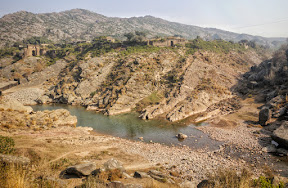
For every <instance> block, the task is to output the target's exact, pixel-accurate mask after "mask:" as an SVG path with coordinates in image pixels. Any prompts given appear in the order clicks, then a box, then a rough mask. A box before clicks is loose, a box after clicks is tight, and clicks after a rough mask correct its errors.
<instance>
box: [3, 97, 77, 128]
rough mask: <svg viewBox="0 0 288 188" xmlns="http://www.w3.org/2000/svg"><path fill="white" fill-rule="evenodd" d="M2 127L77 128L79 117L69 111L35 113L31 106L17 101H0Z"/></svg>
mask: <svg viewBox="0 0 288 188" xmlns="http://www.w3.org/2000/svg"><path fill="white" fill-rule="evenodd" d="M0 109H1V110H0V126H1V127H6V128H42V129H48V128H52V127H58V126H73V127H74V126H76V124H77V117H76V116H71V115H70V113H69V111H68V110H65V109H58V110H54V111H48V110H45V111H38V112H33V111H32V110H33V109H32V108H31V107H30V106H23V104H21V103H20V102H18V101H15V100H1V101H0Z"/></svg>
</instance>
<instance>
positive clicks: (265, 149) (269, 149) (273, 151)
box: [262, 145, 277, 153]
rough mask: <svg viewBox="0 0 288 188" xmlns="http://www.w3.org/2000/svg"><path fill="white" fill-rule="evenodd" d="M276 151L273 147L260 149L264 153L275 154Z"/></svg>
mask: <svg viewBox="0 0 288 188" xmlns="http://www.w3.org/2000/svg"><path fill="white" fill-rule="evenodd" d="M276 150H277V148H276V146H275V145H269V146H266V147H264V148H262V151H263V152H266V153H275V152H276Z"/></svg>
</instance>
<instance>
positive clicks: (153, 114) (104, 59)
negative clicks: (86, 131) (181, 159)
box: [45, 48, 263, 121]
mask: <svg viewBox="0 0 288 188" xmlns="http://www.w3.org/2000/svg"><path fill="white" fill-rule="evenodd" d="M262 60H263V59H262V57H261V56H260V55H258V54H257V53H256V52H255V51H252V50H247V51H245V52H241V53H237V52H234V51H231V52H230V53H228V54H223V53H212V52H197V53H195V54H194V55H193V56H192V55H185V49H182V48H181V49H173V50H172V49H164V48H163V49H161V50H159V51H158V52H153V53H138V54H132V55H126V56H119V54H117V53H110V54H108V55H105V56H101V57H96V58H89V57H88V58H86V59H85V60H82V61H79V62H77V63H76V62H70V63H68V65H67V66H66V67H65V68H64V69H63V70H62V71H61V73H60V74H59V75H58V77H57V78H53V81H52V79H50V80H48V81H47V82H46V83H45V84H48V85H51V86H52V87H51V88H49V90H47V92H46V95H47V96H49V97H50V98H52V99H53V101H54V102H60V103H67V104H72V105H83V106H86V107H87V110H95V111H99V112H103V113H104V114H107V115H115V114H119V113H124V112H130V111H138V112H140V113H141V116H140V117H142V118H143V119H153V118H158V117H160V118H165V119H167V120H169V121H178V120H182V119H185V118H187V117H189V116H192V115H201V116H202V118H200V119H201V120H204V119H205V117H210V116H214V115H218V114H219V113H220V114H221V113H229V108H230V109H231V108H233V107H231V104H232V103H231V101H234V103H235V101H237V100H231V98H233V97H235V95H233V94H232V93H231V87H232V86H233V85H235V84H236V82H237V78H238V77H239V76H240V75H241V74H242V73H244V72H246V71H247V70H249V68H250V66H252V65H256V64H259V63H260V62H261V61H262ZM227 104H229V105H230V107H229V105H228V106H227ZM225 105H226V108H223V106H225ZM232 106H234V107H235V105H233V104H232ZM236 106H237V105H236ZM227 108H228V110H227ZM230 111H231V110H230Z"/></svg>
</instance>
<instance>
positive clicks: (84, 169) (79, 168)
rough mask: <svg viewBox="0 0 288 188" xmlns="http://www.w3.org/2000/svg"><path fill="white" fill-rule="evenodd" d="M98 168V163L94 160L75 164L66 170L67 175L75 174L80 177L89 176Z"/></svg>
mask: <svg viewBox="0 0 288 188" xmlns="http://www.w3.org/2000/svg"><path fill="white" fill-rule="evenodd" d="M95 170H96V165H95V163H93V162H88V163H83V164H78V165H75V166H70V167H68V168H67V169H66V170H65V171H64V174H65V175H75V176H77V177H79V178H81V177H83V176H89V175H90V174H91V173H92V172H93V171H95Z"/></svg>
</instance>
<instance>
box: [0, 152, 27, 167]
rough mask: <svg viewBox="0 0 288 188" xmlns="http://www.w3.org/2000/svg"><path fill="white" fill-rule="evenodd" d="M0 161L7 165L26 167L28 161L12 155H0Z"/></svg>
mask: <svg viewBox="0 0 288 188" xmlns="http://www.w3.org/2000/svg"><path fill="white" fill-rule="evenodd" d="M0 161H1V162H4V163H8V164H18V165H24V166H25V165H28V164H29V163H30V159H29V158H27V157H17V156H12V155H4V154H0Z"/></svg>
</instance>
